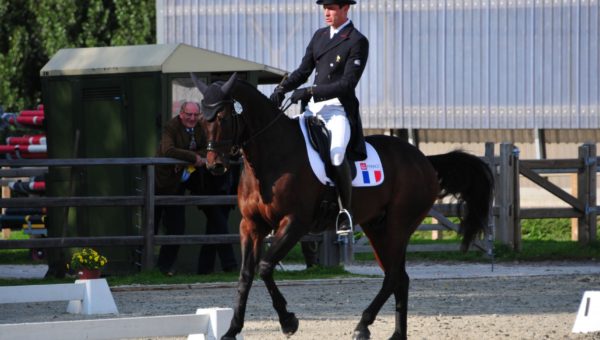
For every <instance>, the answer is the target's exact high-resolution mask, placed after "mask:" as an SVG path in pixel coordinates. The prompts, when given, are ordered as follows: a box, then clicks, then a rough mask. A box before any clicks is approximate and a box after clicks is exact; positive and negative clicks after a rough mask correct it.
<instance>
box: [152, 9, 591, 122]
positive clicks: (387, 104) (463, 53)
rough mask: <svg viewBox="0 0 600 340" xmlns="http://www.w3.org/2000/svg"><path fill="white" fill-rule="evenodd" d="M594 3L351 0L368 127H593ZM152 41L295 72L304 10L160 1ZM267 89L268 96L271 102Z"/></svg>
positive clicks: (318, 20)
mask: <svg viewBox="0 0 600 340" xmlns="http://www.w3.org/2000/svg"><path fill="white" fill-rule="evenodd" d="M598 1H599V0H510V1H507V0H462V1H461V0H455V1H452V0H446V1H440V0H402V1H398V0H396V1H393V0H358V5H355V6H352V9H351V10H350V18H351V19H352V20H353V21H354V23H355V25H356V26H357V27H358V28H359V30H360V31H361V32H363V33H364V34H365V35H366V36H367V37H368V38H369V41H370V44H371V45H370V57H369V61H368V64H367V69H366V71H365V74H364V75H363V77H362V79H361V82H360V83H359V89H358V95H359V99H360V101H361V114H362V117H363V125H364V127H365V128H386V129H389V128H418V129H440V128H457V129H459V128H473V129H488V128H498V129H520V128H571V129H578V128H599V127H600V118H599V117H598V116H599V115H600V108H599V103H600V86H599V83H600V81H599V74H600V65H599V63H600V45H599V43H598V40H599V36H600V21H599V9H600V6H599V3H598ZM156 5H157V40H158V42H159V43H175V42H183V43H187V44H190V45H194V46H198V47H202V48H207V49H210V50H214V51H218V52H221V53H225V54H229V55H233V56H236V57H240V58H244V59H248V60H251V61H255V62H259V63H263V64H267V65H270V66H274V67H277V68H281V69H285V70H289V71H292V70H293V69H295V68H296V67H297V66H298V64H299V62H300V59H301V58H302V56H303V54H304V49H305V47H306V44H307V43H308V41H309V39H310V38H311V36H312V34H313V32H314V31H315V30H316V29H317V28H319V27H321V26H323V15H322V12H321V10H320V8H319V6H318V5H315V3H314V1H313V0H255V1H245V0H157V1H156ZM268 91H269V89H265V92H268Z"/></svg>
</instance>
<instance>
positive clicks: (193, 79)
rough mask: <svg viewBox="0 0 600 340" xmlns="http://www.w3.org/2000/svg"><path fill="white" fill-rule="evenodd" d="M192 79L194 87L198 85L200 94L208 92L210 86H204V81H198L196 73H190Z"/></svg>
mask: <svg viewBox="0 0 600 340" xmlns="http://www.w3.org/2000/svg"><path fill="white" fill-rule="evenodd" d="M190 77H192V81H193V82H194V85H196V87H197V88H198V90H200V92H201V93H202V94H204V93H205V92H206V89H207V88H208V85H206V84H204V82H203V81H202V80H200V79H198V77H196V75H195V74H194V72H190Z"/></svg>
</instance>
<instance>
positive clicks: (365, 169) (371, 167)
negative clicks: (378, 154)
mask: <svg viewBox="0 0 600 340" xmlns="http://www.w3.org/2000/svg"><path fill="white" fill-rule="evenodd" d="M359 166H360V172H361V174H362V179H363V183H365V184H371V185H377V184H380V183H381V182H382V181H383V170H382V169H381V164H368V163H367V162H359Z"/></svg>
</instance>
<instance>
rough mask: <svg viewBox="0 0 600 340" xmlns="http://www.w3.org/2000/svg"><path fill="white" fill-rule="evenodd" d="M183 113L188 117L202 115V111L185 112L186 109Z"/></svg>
mask: <svg viewBox="0 0 600 340" xmlns="http://www.w3.org/2000/svg"><path fill="white" fill-rule="evenodd" d="M183 114H184V115H185V116H186V117H188V118H192V117H198V116H200V112H185V111H183Z"/></svg>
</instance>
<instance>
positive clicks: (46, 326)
mask: <svg viewBox="0 0 600 340" xmlns="http://www.w3.org/2000/svg"><path fill="white" fill-rule="evenodd" d="M232 316H233V310H232V309H231V308H205V309H198V310H197V311H196V314H184V315H162V316H148V317H135V318H111V319H95V320H78V321H53V322H35V323H19V324H4V325H0V339H19V340H28V339H31V340H34V339H35V340H39V339H44V340H70V339H73V340H80V339H123V338H140V337H152V338H154V337H166V336H168V337H173V336H186V335H187V336H188V340H213V339H220V338H221V336H223V334H224V333H225V332H226V331H227V328H228V327H229V322H230V321H231V317H232ZM237 339H239V340H241V339H243V337H242V336H240V335H238V336H237Z"/></svg>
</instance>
